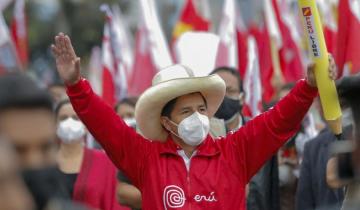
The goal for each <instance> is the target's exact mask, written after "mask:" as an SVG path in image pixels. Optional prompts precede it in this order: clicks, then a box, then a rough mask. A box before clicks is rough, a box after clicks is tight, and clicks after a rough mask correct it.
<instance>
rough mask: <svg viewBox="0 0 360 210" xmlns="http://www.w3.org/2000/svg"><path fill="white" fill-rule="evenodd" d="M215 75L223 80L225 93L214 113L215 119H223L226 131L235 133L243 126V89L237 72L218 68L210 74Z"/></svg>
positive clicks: (228, 68)
mask: <svg viewBox="0 0 360 210" xmlns="http://www.w3.org/2000/svg"><path fill="white" fill-rule="evenodd" d="M212 74H216V75H218V76H220V77H221V79H223V80H224V82H225V85H226V92H225V97H224V100H223V102H222V103H221V105H220V107H219V109H218V110H217V112H216V113H215V117H216V118H218V119H223V120H224V122H225V127H226V130H227V131H236V130H238V129H239V128H240V127H241V126H242V125H244V124H245V121H246V119H245V117H244V116H243V115H242V114H241V110H242V105H243V103H244V89H243V86H242V81H241V78H240V74H239V72H238V71H237V70H236V69H234V68H231V67H226V66H223V67H218V68H216V69H214V71H212V72H211V73H210V75H212Z"/></svg>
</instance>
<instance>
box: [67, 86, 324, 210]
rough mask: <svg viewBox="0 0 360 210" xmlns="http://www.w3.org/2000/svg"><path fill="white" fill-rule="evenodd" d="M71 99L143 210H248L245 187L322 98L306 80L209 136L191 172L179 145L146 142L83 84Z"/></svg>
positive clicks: (71, 88) (70, 91)
mask: <svg viewBox="0 0 360 210" xmlns="http://www.w3.org/2000/svg"><path fill="white" fill-rule="evenodd" d="M67 93H68V95H69V97H70V100H71V103H72V104H73V107H74V109H75V111H76V112H77V114H78V116H79V117H80V119H81V120H82V121H83V122H84V124H85V125H86V126H87V128H88V129H89V130H90V132H91V133H92V134H93V135H94V137H95V138H96V139H97V140H98V141H99V142H100V143H101V145H102V146H103V148H104V149H105V151H106V152H107V154H108V155H109V156H110V158H111V160H112V161H113V162H114V164H115V165H116V166H117V167H118V168H119V169H121V170H122V171H123V172H124V173H125V174H126V175H127V176H128V177H129V178H130V179H131V180H132V181H133V183H134V185H135V186H137V187H138V188H139V189H140V190H141V193H142V202H143V203H142V205H143V209H144V210H155V209H168V210H169V209H192V210H196V209H215V210H219V209H225V210H227V209H229V210H230V209H231V210H234V209H245V185H246V184H247V183H248V182H249V180H250V178H251V177H252V176H253V175H254V174H255V173H256V172H257V170H258V169H259V168H260V167H261V166H262V165H263V163H264V162H265V161H266V160H267V159H268V158H270V157H271V156H272V155H273V154H274V153H275V152H276V151H277V150H278V149H279V148H280V147H281V146H282V145H283V144H284V143H285V142H286V141H287V140H288V139H289V138H290V137H292V136H293V135H294V134H295V132H296V131H297V130H298V129H299V128H300V123H301V121H302V119H303V117H304V115H305V114H306V112H307V111H308V109H309V107H310V106H311V104H312V101H313V99H314V97H316V95H317V89H316V88H312V87H310V86H308V85H307V83H306V82H305V81H304V80H302V81H299V82H298V83H297V84H296V86H295V88H294V89H293V90H292V91H291V92H290V93H289V95H288V96H286V97H284V99H282V100H281V101H280V102H279V103H278V104H277V105H276V106H275V107H274V108H272V109H270V110H269V111H267V112H265V113H263V114H261V115H260V116H258V117H256V118H255V119H253V120H251V121H249V122H248V123H247V124H246V125H245V126H243V127H242V128H240V129H239V130H238V131H236V132H234V133H231V134H229V135H227V136H226V137H224V138H221V139H219V140H214V139H213V138H212V137H210V136H208V137H207V139H206V140H205V141H204V142H203V143H202V144H201V145H200V146H199V147H198V148H197V153H196V155H195V156H194V157H193V158H192V159H191V164H190V169H189V172H188V171H187V169H186V167H185V163H184V161H183V159H182V157H181V156H180V155H178V153H177V150H178V149H180V148H179V147H178V146H177V145H176V144H175V143H174V141H172V140H171V139H168V140H167V141H166V142H165V143H161V142H158V141H149V140H146V139H145V138H144V137H142V136H141V135H139V134H137V133H136V132H135V131H134V130H133V129H132V128H129V127H128V126H126V124H125V123H124V122H123V121H122V120H121V119H120V118H119V117H118V116H117V115H116V113H115V112H114V110H113V108H111V107H110V106H107V105H106V104H105V103H104V102H103V101H102V100H101V99H100V98H99V97H98V96H97V95H96V94H94V92H93V91H92V89H91V87H90V85H89V83H88V82H87V81H86V80H85V79H82V80H81V81H80V82H78V83H77V84H75V85H73V86H69V87H68V89H67Z"/></svg>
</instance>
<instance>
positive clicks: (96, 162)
mask: <svg viewBox="0 0 360 210" xmlns="http://www.w3.org/2000/svg"><path fill="white" fill-rule="evenodd" d="M55 114H56V122H57V132H56V134H57V137H58V139H59V143H60V145H59V150H58V153H57V165H58V169H59V173H60V174H61V178H62V179H63V182H64V183H65V186H64V188H66V191H67V194H68V195H69V196H70V198H71V199H72V200H74V201H77V202H78V203H82V204H86V205H88V206H90V207H92V208H95V209H102V210H115V209H116V210H120V209H126V208H123V207H121V206H120V205H119V204H118V203H117V201H116V195H115V194H116V193H115V192H116V168H115V166H114V165H113V164H112V162H111V161H110V160H109V159H108V158H107V156H106V154H105V153H104V152H102V151H99V150H94V149H88V148H86V147H85V136H86V133H87V130H86V128H85V126H84V124H83V123H82V122H81V121H80V120H79V118H78V117H77V115H76V113H75V111H74V109H73V107H72V105H71V103H70V101H69V100H67V99H66V100H63V101H60V103H59V104H58V105H57V107H56V109H55Z"/></svg>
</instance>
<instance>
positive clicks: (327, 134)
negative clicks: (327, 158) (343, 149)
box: [305, 128, 336, 147]
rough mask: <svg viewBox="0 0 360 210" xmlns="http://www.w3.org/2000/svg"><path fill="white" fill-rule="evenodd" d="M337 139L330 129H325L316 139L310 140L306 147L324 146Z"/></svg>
mask: <svg viewBox="0 0 360 210" xmlns="http://www.w3.org/2000/svg"><path fill="white" fill-rule="evenodd" d="M335 138H336V137H335V136H334V134H333V133H332V132H331V131H330V130H329V129H328V128H325V129H324V130H322V131H321V132H320V133H319V134H318V135H317V136H316V137H314V138H312V139H311V140H309V142H307V143H306V145H305V147H319V146H323V145H326V144H328V143H330V142H332V141H334V140H335Z"/></svg>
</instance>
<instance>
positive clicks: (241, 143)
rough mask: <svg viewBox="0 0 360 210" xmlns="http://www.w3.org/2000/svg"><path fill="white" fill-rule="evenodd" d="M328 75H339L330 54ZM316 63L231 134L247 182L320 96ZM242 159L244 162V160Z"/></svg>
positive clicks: (297, 128)
mask: <svg viewBox="0 0 360 210" xmlns="http://www.w3.org/2000/svg"><path fill="white" fill-rule="evenodd" d="M329 59H330V61H331V62H330V63H331V65H330V66H329V77H330V78H331V79H335V78H336V66H335V64H334V61H333V59H332V58H331V57H330V58H329ZM313 71H314V65H310V66H309V67H308V74H307V79H306V80H301V81H299V82H297V83H296V85H295V87H294V88H293V89H292V90H291V91H290V93H289V94H288V95H287V96H285V97H284V98H283V99H281V100H280V101H279V102H278V103H277V104H276V105H275V106H274V107H273V108H271V109H270V110H269V111H267V112H264V113H263V114H261V115H259V116H258V117H256V118H254V119H253V120H251V121H249V122H248V123H247V124H246V125H245V126H244V127H242V128H241V129H240V130H239V131H237V132H235V133H234V134H233V135H232V136H233V137H232V138H234V141H233V142H234V143H235V148H236V152H238V154H237V155H238V156H239V157H238V158H239V161H240V162H239V163H241V162H243V163H244V162H245V165H244V166H245V168H242V169H245V170H246V172H245V173H246V178H247V181H249V180H250V179H251V177H252V176H253V175H254V174H255V173H256V172H257V171H258V170H259V168H260V167H261V166H262V165H263V164H264V163H265V161H266V160H268V159H269V158H270V157H271V156H272V155H273V154H274V153H276V151H277V150H278V149H279V148H280V147H281V146H282V145H283V144H284V143H285V142H286V141H287V140H288V139H290V138H291V137H292V136H293V135H294V134H295V133H296V132H297V131H298V130H299V128H300V124H301V122H302V120H303V118H304V116H305V114H306V113H307V111H308V109H309V108H310V106H311V104H312V102H313V99H314V98H315V97H316V96H317V88H316V81H315V77H314V72H313ZM241 160H242V161H241ZM240 166H241V165H240Z"/></svg>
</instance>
